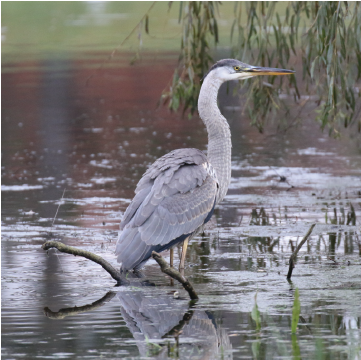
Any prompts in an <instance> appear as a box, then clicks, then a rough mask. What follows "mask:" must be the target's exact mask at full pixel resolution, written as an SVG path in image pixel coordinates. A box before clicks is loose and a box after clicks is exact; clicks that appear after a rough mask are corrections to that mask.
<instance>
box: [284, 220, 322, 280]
mask: <svg viewBox="0 0 361 360" xmlns="http://www.w3.org/2000/svg"><path fill="white" fill-rule="evenodd" d="M315 226H316V224H312V225H311V226H310V228H309V229H308V231H307V234H306V235H305V236H304V238H303V239H302V241H301V242H300V243H299V244H298V246H297V248H296V250H295V251H294V252H293V253H292V255H291V256H290V262H289V268H288V274H287V280H290V279H291V276H292V271H293V269H294V267H295V259H296V256H297V253H298V252H299V251H300V249H301V247H302V245H303V244H304V243H305V242H306V241H307V239H308V238H309V236H310V235H311V233H312V230H313V228H314V227H315Z"/></svg>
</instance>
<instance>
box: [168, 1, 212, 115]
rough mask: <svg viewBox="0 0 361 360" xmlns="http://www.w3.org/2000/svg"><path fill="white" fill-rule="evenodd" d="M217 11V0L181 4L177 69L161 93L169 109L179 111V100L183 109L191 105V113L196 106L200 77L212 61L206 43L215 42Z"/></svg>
mask: <svg viewBox="0 0 361 360" xmlns="http://www.w3.org/2000/svg"><path fill="white" fill-rule="evenodd" d="M171 5H172V3H170V6H171ZM216 12H217V2H213V1H189V2H188V1H187V2H181V3H180V9H179V22H181V23H182V38H181V52H180V55H179V68H178V69H176V71H175V72H174V76H173V81H172V85H171V86H170V88H169V89H168V90H167V91H165V92H164V93H163V94H162V98H163V100H164V101H166V102H167V101H169V108H170V109H171V110H178V108H179V106H180V104H181V103H183V104H184V110H187V109H188V108H190V109H191V112H192V113H193V112H194V110H195V109H196V108H197V99H198V94H199V91H200V87H201V84H200V79H201V78H202V77H203V75H204V74H205V73H206V72H207V71H208V69H209V67H210V65H211V64H212V62H213V59H212V57H211V55H210V52H211V47H210V45H209V42H210V40H212V39H213V41H214V44H216V43H217V42H218V25H217V20H216Z"/></svg>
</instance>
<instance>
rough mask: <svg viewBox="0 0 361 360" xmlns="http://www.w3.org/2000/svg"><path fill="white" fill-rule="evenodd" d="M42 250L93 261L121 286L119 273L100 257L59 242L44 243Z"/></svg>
mask: <svg viewBox="0 0 361 360" xmlns="http://www.w3.org/2000/svg"><path fill="white" fill-rule="evenodd" d="M42 248H43V249H44V250H49V249H51V248H56V249H58V250H59V251H61V252H64V253H67V254H72V255H74V256H82V257H85V258H86V259H88V260H91V261H94V262H96V263H97V264H99V265H101V266H102V268H103V269H104V270H105V271H107V272H108V273H109V274H110V276H111V277H112V278H113V279H114V280H115V281H116V282H117V284H118V285H121V283H122V279H121V275H120V272H119V271H118V270H116V269H114V267H113V266H112V265H111V264H110V263H108V261H106V260H104V259H103V258H102V257H101V256H99V255H95V254H93V253H91V252H90V251H86V250H82V249H77V248H75V247H72V246H68V245H65V244H63V243H61V242H59V241H47V242H46V243H44V244H43V246H42Z"/></svg>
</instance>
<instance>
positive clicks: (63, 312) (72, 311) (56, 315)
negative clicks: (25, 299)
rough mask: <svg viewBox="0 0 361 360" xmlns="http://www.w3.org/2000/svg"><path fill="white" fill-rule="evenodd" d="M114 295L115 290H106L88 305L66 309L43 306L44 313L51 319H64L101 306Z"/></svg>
mask: <svg viewBox="0 0 361 360" xmlns="http://www.w3.org/2000/svg"><path fill="white" fill-rule="evenodd" d="M115 295H116V292H114V291H108V292H107V293H106V294H105V295H104V296H103V297H102V298H101V299H99V300H97V301H94V302H93V303H92V304H90V305H84V306H80V307H77V306H74V307H71V308H66V309H60V310H59V311H56V312H53V311H51V310H50V309H49V308H48V307H46V308H44V314H45V315H46V316H47V317H48V318H50V319H53V320H60V319H64V318H65V317H67V316H72V315H77V314H81V313H84V312H87V311H91V310H95V309H98V308H100V307H101V306H103V305H104V304H105V303H107V302H108V301H110V300H111V299H113V297H114V296H115Z"/></svg>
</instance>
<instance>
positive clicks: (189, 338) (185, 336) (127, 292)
mask: <svg viewBox="0 0 361 360" xmlns="http://www.w3.org/2000/svg"><path fill="white" fill-rule="evenodd" d="M117 297H118V299H119V301H120V304H121V307H120V311H121V313H122V316H123V318H124V320H125V322H126V324H127V326H128V328H129V330H130V331H131V332H132V334H133V336H134V339H135V340H136V343H137V346H138V349H139V352H140V355H141V356H153V358H155V359H166V358H169V357H176V358H177V357H179V358H181V359H186V358H189V357H192V359H218V358H222V359H231V358H232V353H231V348H232V346H231V342H230V339H229V337H228V335H227V332H226V331H225V329H222V328H221V327H219V326H218V325H217V324H216V322H215V319H214V317H213V316H212V314H211V313H208V312H207V311H204V310H200V309H197V308H192V307H190V306H189V302H188V301H186V300H178V299H175V298H174V297H173V296H172V295H169V294H162V295H158V296H155V295H154V294H152V295H148V294H147V291H146V290H145V289H144V288H138V289H134V290H131V289H124V290H122V291H119V292H118V293H117ZM172 338H175V342H174V341H170V340H171V339H172Z"/></svg>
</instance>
